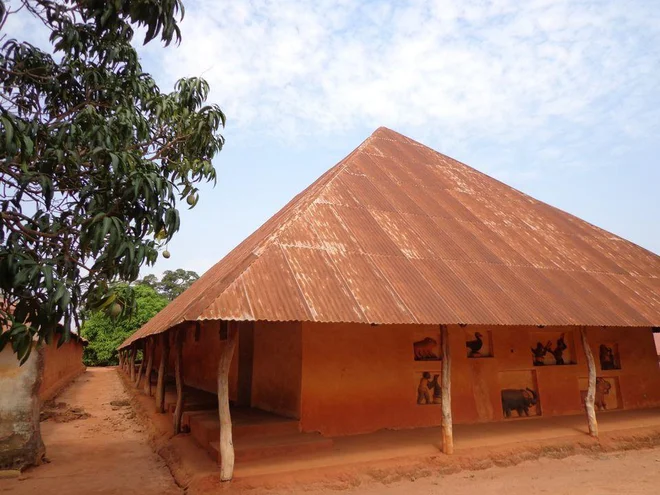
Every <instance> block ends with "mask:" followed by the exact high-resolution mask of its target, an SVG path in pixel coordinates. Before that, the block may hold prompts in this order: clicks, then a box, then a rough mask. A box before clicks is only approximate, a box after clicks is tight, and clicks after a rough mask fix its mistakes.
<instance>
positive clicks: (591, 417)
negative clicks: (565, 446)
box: [580, 327, 598, 437]
mask: <svg viewBox="0 0 660 495" xmlns="http://www.w3.org/2000/svg"><path fill="white" fill-rule="evenodd" d="M580 337H582V347H583V348H584V355H585V356H586V358H587V367H588V368H589V386H588V388H587V397H586V398H585V399H584V407H585V409H586V411H587V423H588V424H589V435H591V436H592V437H598V422H597V421H596V406H595V402H596V363H595V361H594V355H593V354H592V353H591V347H589V342H588V340H587V330H586V328H585V327H580Z"/></svg>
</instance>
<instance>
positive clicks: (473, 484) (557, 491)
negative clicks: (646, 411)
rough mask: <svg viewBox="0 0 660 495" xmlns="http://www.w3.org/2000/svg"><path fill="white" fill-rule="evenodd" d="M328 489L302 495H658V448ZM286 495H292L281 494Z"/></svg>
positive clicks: (659, 479) (338, 485)
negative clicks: (340, 489) (449, 494)
mask: <svg viewBox="0 0 660 495" xmlns="http://www.w3.org/2000/svg"><path fill="white" fill-rule="evenodd" d="M338 488H343V487H342V486H341V480H338V483H337V486H334V487H332V488H320V489H318V490H305V491H304V494H305V495H331V494H332V495H336V494H337V493H341V494H342V495H411V494H419V495H422V494H423V495H440V494H446V493H451V494H452V495H477V494H478V495H501V494H503V493H506V494H507V495H530V494H545V493H547V494H549V495H550V494H551V495H573V494H576V493H579V494H580V495H606V494H626V495H657V494H658V493H660V448H658V447H656V448H654V449H646V450H633V451H628V452H615V453H609V454H597V455H594V456H588V457H587V456H583V455H580V456H574V457H567V458H565V459H549V458H541V459H537V460H534V461H526V462H523V463H521V464H519V465H517V466H512V467H505V468H499V467H494V468H489V469H485V470H483V471H463V472H460V473H457V474H451V475H446V476H438V475H431V474H429V473H426V476H425V477H421V478H417V479H414V480H413V479H406V480H401V481H397V482H394V483H389V484H382V483H370V484H365V485H362V486H359V487H352V488H347V489H345V490H343V491H341V492H338V491H337V489H338ZM282 493H291V492H282Z"/></svg>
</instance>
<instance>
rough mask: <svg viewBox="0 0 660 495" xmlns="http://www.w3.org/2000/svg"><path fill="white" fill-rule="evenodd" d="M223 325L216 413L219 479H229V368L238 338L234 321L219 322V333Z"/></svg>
mask: <svg viewBox="0 0 660 495" xmlns="http://www.w3.org/2000/svg"><path fill="white" fill-rule="evenodd" d="M223 325H227V326H228V327H229V328H228V329H227V340H225V341H224V342H223V344H224V345H223V346H222V352H221V354H220V360H219V362H218V415H219V416H220V448H219V453H220V480H221V481H231V479H232V478H233V477H234V443H233V440H232V431H231V428H232V426H231V414H230V412H229V368H230V367H231V360H232V357H233V356H234V350H235V349H236V341H237V340H238V338H237V336H236V333H237V330H238V329H237V328H236V324H235V323H234V322H222V321H221V322H220V327H221V329H220V333H221V334H222V333H223V331H222V330H223V328H222V327H223Z"/></svg>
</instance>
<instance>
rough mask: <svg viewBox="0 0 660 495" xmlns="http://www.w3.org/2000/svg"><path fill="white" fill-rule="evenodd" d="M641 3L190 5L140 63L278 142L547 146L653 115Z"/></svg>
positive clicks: (651, 55) (649, 49)
mask: <svg viewBox="0 0 660 495" xmlns="http://www.w3.org/2000/svg"><path fill="white" fill-rule="evenodd" d="M653 3H655V2H643V3H637V2H599V1H586V2H574V1H568V0H559V1H547V0H531V1H526V2H518V1H517V0H503V1H485V0H484V1H462V0H436V1H423V0H414V1H408V2H401V1H394V0H393V1H389V2H386V1H378V2H353V1H346V0H344V1H341V0H340V1H331V0H320V1H311V2H303V1H294V0H280V1H277V2H274V1H266V0H253V1H247V0H237V1H234V2H215V1H211V0H199V1H196V2H189V3H188V4H187V13H186V19H185V20H184V23H183V37H184V41H183V43H182V45H181V46H180V47H179V48H178V49H176V50H163V51H160V50H158V51H157V50H155V47H154V48H149V52H148V53H149V54H150V56H152V57H157V58H156V60H157V61H158V62H157V64H156V65H154V68H156V67H159V66H160V68H161V69H162V71H163V74H164V75H166V77H167V78H168V79H169V80H170V81H171V80H174V79H176V78H178V77H181V76H184V75H198V74H203V75H204V77H205V78H206V79H207V80H209V82H210V83H211V85H212V88H213V95H212V96H213V98H214V99H215V100H216V101H217V102H219V103H220V104H221V105H222V106H223V108H224V109H225V111H226V112H227V114H228V116H229V119H230V125H231V127H232V128H238V129H245V128H250V129H252V130H255V129H257V130H260V131H266V132H272V133H275V134H277V135H284V136H286V137H289V138H295V137H297V136H299V135H301V134H321V133H324V134H327V133H332V132H344V131H350V130H352V129H356V128H360V127H364V126H366V127H372V128H375V127H377V126H378V125H389V126H392V127H394V128H399V129H401V128H411V127H414V128H420V129H425V131H424V132H425V133H431V134H433V135H435V136H443V139H444V140H448V141H450V142H461V141H464V140H465V139H467V138H468V136H475V135H476V136H487V137H488V138H489V139H495V140H498V141H500V142H503V143H504V142H508V141H518V140H525V139H526V138H527V137H529V136H531V135H534V134H535V133H538V132H541V131H542V132H544V133H546V134H548V139H550V137H551V136H552V135H553V134H554V132H555V131H554V130H553V129H552V128H550V129H549V128H548V123H549V121H551V120H552V119H558V121H559V122H562V123H564V124H566V123H568V124H571V125H572V124H575V125H580V126H595V125H599V124H600V123H602V122H604V121H607V124H608V125H616V126H618V128H619V129H620V131H621V132H623V133H631V134H639V133H644V132H646V131H650V130H649V129H645V128H644V127H643V125H640V124H638V123H635V122H634V120H635V119H637V118H638V116H639V114H640V112H641V113H644V114H646V117H645V119H644V123H652V122H653V121H654V120H655V121H656V122H657V121H658V116H659V115H658V110H657V109H656V108H655V106H654V108H652V109H649V108H647V107H648V101H647V98H646V97H647V95H649V94H652V93H657V92H658V89H660V88H658V85H659V84H660V83H659V81H660V68H659V65H660V55H659V53H660V52H658V51H657V50H655V47H656V46H657V44H658V41H660V16H659V13H660V9H658V7H657V6H655V7H654V6H653V5H652V4H653ZM150 69H151V67H150ZM152 70H154V69H152ZM430 128H431V129H430ZM559 131H560V130H559V129H558V130H557V132H559Z"/></svg>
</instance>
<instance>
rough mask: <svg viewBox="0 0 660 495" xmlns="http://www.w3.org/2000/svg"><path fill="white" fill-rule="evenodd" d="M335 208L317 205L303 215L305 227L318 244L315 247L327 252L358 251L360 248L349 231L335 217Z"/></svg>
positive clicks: (339, 219)
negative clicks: (317, 240) (309, 230)
mask: <svg viewBox="0 0 660 495" xmlns="http://www.w3.org/2000/svg"><path fill="white" fill-rule="evenodd" d="M335 208H336V207H335V206H332V205H330V204H322V203H317V204H313V205H311V206H310V207H309V209H308V210H307V212H306V213H305V215H304V216H305V219H306V222H307V225H308V226H309V227H308V228H310V229H311V230H312V231H313V232H315V235H316V237H317V238H318V239H319V241H320V243H319V245H318V246H317V247H319V248H323V249H327V250H328V251H335V250H339V251H352V252H355V251H359V250H360V246H359V243H358V241H357V239H356V238H355V236H354V235H353V234H352V232H351V231H350V229H349V228H348V227H347V226H346V225H345V224H344V222H343V220H342V219H341V218H340V217H339V215H337V212H336V211H335Z"/></svg>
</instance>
